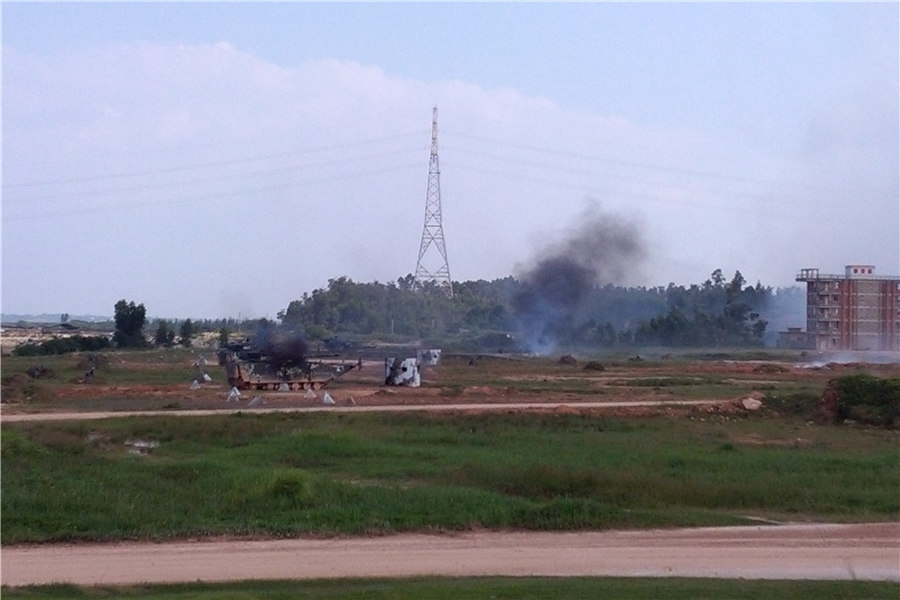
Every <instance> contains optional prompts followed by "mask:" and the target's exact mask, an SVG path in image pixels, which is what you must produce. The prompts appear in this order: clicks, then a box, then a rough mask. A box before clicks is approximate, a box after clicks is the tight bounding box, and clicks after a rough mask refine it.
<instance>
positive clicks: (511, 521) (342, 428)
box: [0, 412, 900, 543]
mask: <svg viewBox="0 0 900 600" xmlns="http://www.w3.org/2000/svg"><path fill="white" fill-rule="evenodd" d="M897 442H898V433H897V432H896V431H890V430H879V429H873V428H864V427H834V426H820V425H814V424H810V423H807V422H805V421H802V420H798V419H794V418H780V419H772V418H766V417H761V416H760V417H741V418H737V417H734V416H730V415H705V416H702V417H701V418H693V417H690V416H688V417H681V418H665V417H643V418H621V417H602V416H591V415H580V414H530V413H514V414H506V413H502V414H436V413H435V414H424V415H423V414H387V413H357V414H346V413H343V414H330V413H324V414H323V413H302V414H299V413H292V414H253V413H249V412H244V413H237V414H234V415H223V416H214V417H203V418H184V417H176V416H171V417H147V418H127V417H123V418H114V419H107V420H102V421H86V422H85V421H80V422H47V423H16V424H12V423H6V424H4V425H3V429H2V462H3V495H2V526H3V527H2V538H0V539H2V542H3V543H18V542H29V541H39V542H45V541H60V540H114V539H123V538H129V539H130V538H141V539H165V538H176V537H184V536H196V535H220V534H234V535H250V534H254V535H259V534H261V535H272V536H293V535H298V534H325V535H331V534H338V533H351V534H362V533H366V534H373V533H377V534H380V533H390V532H397V531H412V530H464V529H469V528H473V527H483V528H491V529H545V530H577V529H603V528H622V527H625V528H628V527H656V526H696V525H727V524H739V523H746V522H748V521H747V519H746V517H748V516H750V517H754V518H764V519H771V520H776V521H777V520H800V521H803V520H830V521H865V520H887V519H896V518H897V517H898V515H900V496H898V494H897V490H898V489H900V453H898V452H897V448H898V444H897Z"/></svg>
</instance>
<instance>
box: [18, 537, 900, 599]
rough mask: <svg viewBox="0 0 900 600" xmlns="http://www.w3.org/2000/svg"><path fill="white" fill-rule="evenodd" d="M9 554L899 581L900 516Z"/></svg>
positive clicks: (473, 571) (51, 576)
mask: <svg viewBox="0 0 900 600" xmlns="http://www.w3.org/2000/svg"><path fill="white" fill-rule="evenodd" d="M0 560H2V582H3V584H4V585H11V586H20V585H28V584H44V583H51V582H69V583H75V584H82V585H89V584H106V585H111V584H135V583H142V582H153V583H160V582H178V581H197V580H200V581H237V580H246V579H306V578H319V577H327V578H334V577H406V576H415V575H448V576H465V575H513V576H524V575H548V576H575V575H595V576H652V577H716V578H748V579H868V580H890V581H900V523H875V524H856V525H779V526H759V527H728V528H699V529H679V530H652V531H608V532H586V533H528V532H521V533H465V534H459V535H421V534H409V535H396V536H387V537H377V538H337V539H327V540H321V539H291V540H254V541H233V540H229V541H220V540H210V541H194V542H176V543H158V544H156V543H131V542H125V543H117V544H96V545H95V544H79V545H39V546H10V547H5V548H3V549H2V555H0Z"/></svg>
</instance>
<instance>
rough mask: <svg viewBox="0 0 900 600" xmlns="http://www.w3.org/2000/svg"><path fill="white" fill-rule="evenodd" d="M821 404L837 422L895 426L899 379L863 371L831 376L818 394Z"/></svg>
mask: <svg viewBox="0 0 900 600" xmlns="http://www.w3.org/2000/svg"><path fill="white" fill-rule="evenodd" d="M821 407H822V410H823V412H825V413H826V415H827V416H828V417H829V418H831V419H832V420H834V421H837V422H841V421H847V420H851V421H856V422H859V423H865V424H867V425H878V426H880V427H896V426H898V425H900V379H881V378H878V377H874V376H872V375H866V374H864V373H860V374H857V375H848V376H846V377H838V378H836V379H832V380H831V381H829V382H828V385H827V386H826V388H825V392H824V393H823V394H822V400H821Z"/></svg>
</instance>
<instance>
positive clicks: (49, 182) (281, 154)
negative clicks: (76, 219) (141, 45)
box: [3, 132, 420, 189]
mask: <svg viewBox="0 0 900 600" xmlns="http://www.w3.org/2000/svg"><path fill="white" fill-rule="evenodd" d="M418 135H420V133H419V132H410V133H397V134H394V135H389V136H384V137H380V138H370V139H368V140H360V141H354V142H347V143H344V144H334V145H331V146H321V147H318V148H306V149H303V150H292V151H290V152H277V153H272V154H263V155H259V156H251V157H244V158H235V159H229V160H221V161H214V162H207V163H195V164H191V165H179V166H173V167H165V168H160V169H151V170H145V171H133V172H128V173H114V174H108V175H93V176H89V177H73V178H64V179H51V180H46V181H30V182H25V183H15V184H4V185H3V188H4V189H17V188H23V187H39V186H48V185H60V184H69V183H87V182H93V181H104V180H109V179H125V178H128V177H140V176H144V175H160V174H163V173H175V172H179V171H190V170H193V169H205V168H209V167H223V166H227V165H235V164H241V163H247V162H256V161H260V160H269V159H272V158H285V157H291V156H302V155H306V154H312V153H317V152H329V151H332V150H341V149H344V148H348V147H357V146H360V145H364V144H376V143H381V142H385V141H390V140H395V139H401V138H405V137H410V136H418Z"/></svg>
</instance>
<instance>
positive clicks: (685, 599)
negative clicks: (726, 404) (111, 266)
mask: <svg viewBox="0 0 900 600" xmlns="http://www.w3.org/2000/svg"><path fill="white" fill-rule="evenodd" d="M2 593H3V597H4V598H7V599H10V600H20V599H21V600H25V599H28V600H55V599H75V600H77V599H79V598H91V599H96V598H100V599H102V598H116V599H122V600H129V599H132V600H206V599H209V600H213V599H215V600H229V599H235V600H237V599H241V600H254V599H260V600H262V599H263V598H265V599H266V600H282V599H284V600H286V599H298V600H299V599H305V600H316V599H321V598H343V599H346V600H353V599H356V598H359V599H363V598H365V599H367V600H394V599H399V598H415V599H416V600H429V599H440V600H469V599H471V600H484V599H485V598H497V599H503V598H510V599H512V598H516V599H522V600H524V599H533V600H557V599H559V598H566V599H571V600H577V599H580V598H583V599H586V600H587V599H589V600H594V599H596V598H629V599H632V600H644V599H646V600H707V599H708V600H755V599H757V598H778V599H779V600H807V599H808V598H816V599H817V600H856V599H868V600H875V599H879V598H884V599H892V600H893V599H896V598H897V597H898V594H900V586H898V584H896V583H886V582H865V581H850V582H847V581H752V580H750V581H748V580H744V579H739V580H728V579H722V580H717V579H688V578H684V579H682V578H677V579H652V578H643V579H639V578H594V577H565V578H562V577H521V578H519V577H484V578H468V577H467V578H411V579H346V580H310V581H259V582H241V583H233V584H207V583H186V584H175V585H144V586H128V587H78V586H71V585H53V586H35V587H23V588H8V587H3V590H2Z"/></svg>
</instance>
